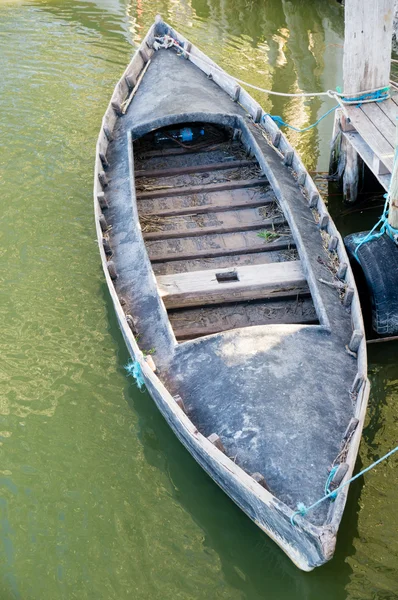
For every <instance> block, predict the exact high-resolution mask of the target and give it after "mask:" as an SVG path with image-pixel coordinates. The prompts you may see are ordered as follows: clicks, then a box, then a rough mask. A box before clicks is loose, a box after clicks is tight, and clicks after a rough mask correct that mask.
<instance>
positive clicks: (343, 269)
mask: <svg viewBox="0 0 398 600" xmlns="http://www.w3.org/2000/svg"><path fill="white" fill-rule="evenodd" d="M347 268H348V267H347V263H340V265H339V268H338V269H337V277H338V279H340V280H341V281H343V279H345V276H346V274H347Z"/></svg>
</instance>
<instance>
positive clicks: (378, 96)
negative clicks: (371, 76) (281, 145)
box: [263, 86, 390, 133]
mask: <svg viewBox="0 0 398 600" xmlns="http://www.w3.org/2000/svg"><path fill="white" fill-rule="evenodd" d="M338 91H339V90H338ZM389 91H390V86H387V87H385V88H383V89H381V90H377V91H376V92H369V93H367V94H362V95H360V96H356V97H353V98H352V97H350V96H341V101H342V102H346V103H350V104H355V103H358V105H359V106H360V105H361V104H362V103H363V102H365V101H366V100H374V101H375V102H381V101H382V100H386V99H387V98H389ZM337 108H340V104H337V105H336V106H333V108H330V109H329V110H328V111H327V112H325V114H324V115H322V116H321V117H319V119H318V120H317V121H315V123H312V125H308V127H304V128H303V129H299V128H298V127H294V126H293V125H290V124H289V123H286V121H284V120H283V119H282V117H279V116H278V115H271V114H270V113H266V114H265V115H264V117H263V119H264V118H265V117H270V118H271V119H272V120H273V121H274V123H277V125H279V126H282V127H288V128H289V129H293V131H297V132H298V133H304V131H309V130H310V129H313V127H316V126H317V125H318V124H319V123H320V122H321V121H322V120H323V119H324V118H325V117H327V116H328V115H330V113H332V112H333V111H334V110H336V109H337Z"/></svg>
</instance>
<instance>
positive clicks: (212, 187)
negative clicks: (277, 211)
mask: <svg viewBox="0 0 398 600" xmlns="http://www.w3.org/2000/svg"><path fill="white" fill-rule="evenodd" d="M266 184H267V180H266V179H243V180H241V181H226V182H223V183H209V184H207V185H206V184H204V185H203V184H202V185H191V186H187V187H183V186H181V187H178V188H169V189H167V188H165V187H162V188H160V189H158V190H151V191H149V192H139V193H137V200H148V199H149V198H168V197H169V196H182V195H184V196H187V195H189V194H201V193H202V194H205V193H207V192H223V191H224V190H237V189H244V188H251V187H259V186H262V185H266Z"/></svg>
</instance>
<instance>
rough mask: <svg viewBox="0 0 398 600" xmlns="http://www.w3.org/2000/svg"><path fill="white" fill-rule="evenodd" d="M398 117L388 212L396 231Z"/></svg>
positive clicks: (397, 206)
mask: <svg viewBox="0 0 398 600" xmlns="http://www.w3.org/2000/svg"><path fill="white" fill-rule="evenodd" d="M397 152H398V117H397V118H396V129H395V161H394V168H393V172H392V175H391V184H390V204H389V211H388V223H389V224H390V225H391V227H394V229H398V161H397Z"/></svg>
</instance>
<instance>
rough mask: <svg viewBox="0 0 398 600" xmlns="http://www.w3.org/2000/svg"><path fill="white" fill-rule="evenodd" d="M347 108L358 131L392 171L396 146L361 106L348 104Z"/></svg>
mask: <svg viewBox="0 0 398 600" xmlns="http://www.w3.org/2000/svg"><path fill="white" fill-rule="evenodd" d="M346 109H347V112H348V115H349V117H350V120H351V122H352V124H353V125H354V127H355V129H356V131H357V132H358V133H359V134H360V136H361V137H362V138H363V139H364V141H365V142H366V143H367V144H368V146H369V147H370V148H371V150H372V151H373V152H374V153H375V154H376V156H377V157H378V158H379V159H380V161H381V162H382V163H383V164H384V165H385V166H386V167H387V168H388V169H389V171H390V172H391V171H392V166H393V161H394V147H393V146H392V145H391V144H390V143H389V142H388V141H387V140H386V138H385V137H384V136H383V135H382V133H380V131H379V130H378V129H377V127H376V125H375V124H374V123H372V121H371V120H370V119H369V117H368V116H367V115H366V114H365V113H364V112H363V110H362V109H361V108H357V107H353V106H347V107H346Z"/></svg>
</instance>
